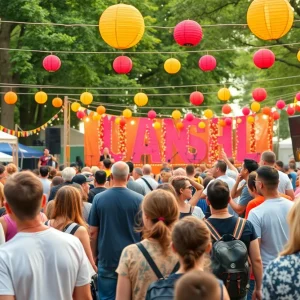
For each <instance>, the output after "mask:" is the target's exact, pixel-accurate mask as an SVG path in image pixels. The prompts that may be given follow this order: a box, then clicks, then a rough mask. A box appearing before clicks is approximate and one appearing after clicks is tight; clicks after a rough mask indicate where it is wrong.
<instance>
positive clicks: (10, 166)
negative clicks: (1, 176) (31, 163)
mask: <svg viewBox="0 0 300 300" xmlns="http://www.w3.org/2000/svg"><path fill="white" fill-rule="evenodd" d="M17 171H18V169H17V166H16V165H15V164H13V163H9V164H8V165H7V166H6V172H7V174H8V175H10V176H11V175H13V174H15V173H16V172H17Z"/></svg>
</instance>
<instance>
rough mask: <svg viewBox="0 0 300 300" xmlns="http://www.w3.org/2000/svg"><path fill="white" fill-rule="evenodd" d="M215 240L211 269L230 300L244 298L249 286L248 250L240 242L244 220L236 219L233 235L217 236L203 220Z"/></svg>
mask: <svg viewBox="0 0 300 300" xmlns="http://www.w3.org/2000/svg"><path fill="white" fill-rule="evenodd" d="M205 223H206V225H207V227H208V228H209V230H210V232H211V236H212V237H213V239H214V240H215V242H214V244H213V249H212V254H211V269H212V272H213V274H214V275H215V276H217V277H218V278H219V279H221V280H222V281H223V282H224V285H225V286H226V288H227V291H228V294H229V296H230V299H233V298H242V297H245V296H246V294H247V290H248V284H249V263H248V250H247V247H246V245H245V244H244V243H243V242H242V241H240V240H239V239H240V238H241V235H242V233H243V230H244V227H245V225H246V220H245V219H242V218H238V220H237V222H236V226H235V229H234V232H233V234H232V235H231V234H225V235H223V236H222V237H221V236H220V235H219V233H218V232H217V230H216V229H215V228H214V226H213V225H212V224H211V223H210V222H209V220H205Z"/></svg>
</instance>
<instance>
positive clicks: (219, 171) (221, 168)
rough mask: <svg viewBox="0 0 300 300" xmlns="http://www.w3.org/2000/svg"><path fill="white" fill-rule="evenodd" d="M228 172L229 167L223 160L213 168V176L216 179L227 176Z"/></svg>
mask: <svg viewBox="0 0 300 300" xmlns="http://www.w3.org/2000/svg"><path fill="white" fill-rule="evenodd" d="M226 170H227V165H226V163H225V161H223V160H218V161H217V162H216V163H215V164H214V166H213V167H212V168H211V174H212V176H213V177H214V178H218V177H220V176H223V175H225V173H226Z"/></svg>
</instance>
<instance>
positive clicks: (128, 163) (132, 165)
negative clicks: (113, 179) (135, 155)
mask: <svg viewBox="0 0 300 300" xmlns="http://www.w3.org/2000/svg"><path fill="white" fill-rule="evenodd" d="M126 164H127V165H128V167H129V174H130V175H132V172H133V169H134V164H133V162H131V161H127V162H126Z"/></svg>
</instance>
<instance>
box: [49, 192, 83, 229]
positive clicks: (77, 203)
mask: <svg viewBox="0 0 300 300" xmlns="http://www.w3.org/2000/svg"><path fill="white" fill-rule="evenodd" d="M54 201H55V205H54V208H53V212H52V219H56V218H57V217H63V218H64V219H65V220H64V222H63V224H62V225H61V227H60V228H59V229H63V228H65V227H66V226H67V224H68V223H69V222H70V221H72V222H75V223H77V224H79V225H81V226H84V227H87V225H86V223H85V222H84V220H83V217H82V202H81V195H80V192H79V191H78V189H76V188H74V187H72V186H63V187H61V188H60V189H59V190H58V192H57V194H56V196H55V199H54Z"/></svg>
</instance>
